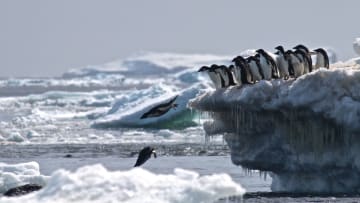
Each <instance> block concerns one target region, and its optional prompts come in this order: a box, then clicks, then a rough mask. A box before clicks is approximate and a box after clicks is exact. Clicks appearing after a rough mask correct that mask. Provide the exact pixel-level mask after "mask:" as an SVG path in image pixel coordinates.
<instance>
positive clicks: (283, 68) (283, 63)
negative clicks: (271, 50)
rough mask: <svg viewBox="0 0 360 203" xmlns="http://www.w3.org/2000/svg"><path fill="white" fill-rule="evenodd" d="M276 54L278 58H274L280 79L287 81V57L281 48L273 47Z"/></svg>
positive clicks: (288, 74)
mask: <svg viewBox="0 0 360 203" xmlns="http://www.w3.org/2000/svg"><path fill="white" fill-rule="evenodd" d="M275 49H276V50H277V52H275V54H276V55H278V57H277V58H276V63H277V66H278V68H279V72H280V77H281V78H284V79H285V80H287V79H289V76H290V73H289V56H288V54H286V52H285V50H284V47H283V46H277V47H275Z"/></svg>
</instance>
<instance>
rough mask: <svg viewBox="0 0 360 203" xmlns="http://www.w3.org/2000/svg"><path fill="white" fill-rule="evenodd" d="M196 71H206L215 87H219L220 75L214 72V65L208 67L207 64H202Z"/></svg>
mask: <svg viewBox="0 0 360 203" xmlns="http://www.w3.org/2000/svg"><path fill="white" fill-rule="evenodd" d="M198 72H206V73H207V74H208V76H209V78H210V80H211V81H212V82H213V84H214V86H215V89H218V88H221V78H220V77H221V76H220V75H219V74H218V73H216V72H215V69H214V67H213V66H212V67H208V66H202V67H201V68H200V69H199V70H198Z"/></svg>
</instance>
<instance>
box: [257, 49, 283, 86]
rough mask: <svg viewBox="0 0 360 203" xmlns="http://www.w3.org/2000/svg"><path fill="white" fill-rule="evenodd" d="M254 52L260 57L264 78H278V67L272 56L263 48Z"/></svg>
mask: <svg viewBox="0 0 360 203" xmlns="http://www.w3.org/2000/svg"><path fill="white" fill-rule="evenodd" d="M256 52H257V53H258V54H259V57H260V67H261V69H262V72H263V75H264V79H265V80H271V79H272V78H279V72H278V67H277V65H276V62H275V60H274V58H273V57H271V56H270V55H269V54H268V53H267V52H266V51H264V50H263V49H258V50H256Z"/></svg>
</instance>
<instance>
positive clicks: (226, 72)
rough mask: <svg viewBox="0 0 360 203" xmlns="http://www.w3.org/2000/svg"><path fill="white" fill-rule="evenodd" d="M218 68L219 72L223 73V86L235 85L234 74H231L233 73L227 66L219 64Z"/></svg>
mask: <svg viewBox="0 0 360 203" xmlns="http://www.w3.org/2000/svg"><path fill="white" fill-rule="evenodd" d="M218 70H221V73H222V74H223V78H224V81H225V86H223V87H229V86H235V85H236V83H235V81H234V76H233V74H232V73H231V71H230V69H229V68H228V67H227V66H225V65H220V66H219V69H218Z"/></svg>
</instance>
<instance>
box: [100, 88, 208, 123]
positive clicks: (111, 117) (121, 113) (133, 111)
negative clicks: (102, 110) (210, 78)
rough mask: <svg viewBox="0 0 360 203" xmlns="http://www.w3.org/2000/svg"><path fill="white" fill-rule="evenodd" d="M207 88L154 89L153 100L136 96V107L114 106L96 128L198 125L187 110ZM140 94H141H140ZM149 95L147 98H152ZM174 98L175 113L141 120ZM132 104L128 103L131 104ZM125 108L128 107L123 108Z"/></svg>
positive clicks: (121, 102) (126, 103)
mask: <svg viewBox="0 0 360 203" xmlns="http://www.w3.org/2000/svg"><path fill="white" fill-rule="evenodd" d="M203 88H205V86H203V85H200V84H198V85H195V86H192V87H189V88H187V89H185V90H184V91H182V92H179V93H177V92H174V91H173V90H171V89H166V88H162V89H160V90H159V89H154V91H151V92H148V93H150V94H151V97H147V96H146V97H144V96H141V97H139V96H140V95H136V97H135V98H134V102H133V103H129V102H123V99H124V98H121V99H119V100H118V101H117V102H115V104H114V106H113V108H112V109H111V110H110V111H109V112H108V114H107V115H105V116H104V117H100V118H99V119H97V120H96V121H95V122H94V124H93V126H94V127H152V128H164V127H165V128H182V127H185V126H189V125H190V126H191V125H195V123H194V122H193V121H192V117H193V116H194V115H193V114H192V113H191V111H190V110H189V109H188V108H187V103H188V101H189V100H190V99H192V98H194V97H195V96H196V95H197V94H198V93H199V91H200V89H203ZM139 94H141V92H140V93H139ZM150 94H145V95H149V96H150ZM175 95H179V96H178V98H177V99H176V101H175V103H176V104H178V106H177V108H176V109H171V110H170V111H169V112H167V113H166V114H164V115H162V116H159V117H151V118H146V119H140V118H141V116H142V115H143V114H144V113H145V112H147V111H149V110H150V109H151V108H153V107H154V106H156V105H159V104H161V103H166V102H167V101H169V100H170V99H171V98H173V97H174V96H175ZM128 101H129V100H128ZM124 105H126V106H124Z"/></svg>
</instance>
